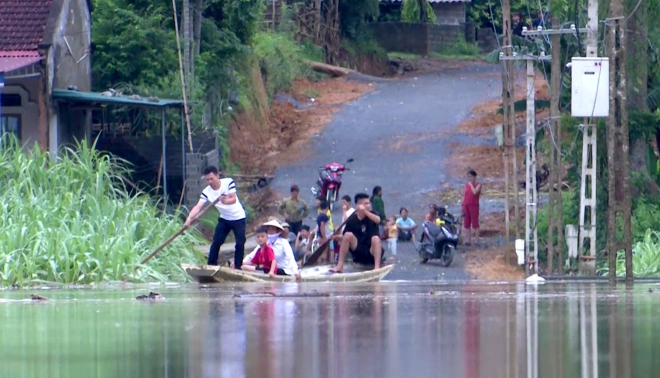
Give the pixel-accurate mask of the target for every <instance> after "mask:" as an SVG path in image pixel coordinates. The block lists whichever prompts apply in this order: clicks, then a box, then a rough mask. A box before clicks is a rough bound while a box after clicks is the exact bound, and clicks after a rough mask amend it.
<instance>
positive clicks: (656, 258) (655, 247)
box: [598, 230, 660, 277]
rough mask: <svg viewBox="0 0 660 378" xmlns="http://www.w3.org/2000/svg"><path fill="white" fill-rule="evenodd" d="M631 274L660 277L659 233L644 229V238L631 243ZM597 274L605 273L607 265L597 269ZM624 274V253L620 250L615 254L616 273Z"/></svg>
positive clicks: (607, 268)
mask: <svg viewBox="0 0 660 378" xmlns="http://www.w3.org/2000/svg"><path fill="white" fill-rule="evenodd" d="M632 266H633V276H634V277H660V233H658V232H657V231H651V230H646V232H645V233H644V239H643V240H642V241H639V242H636V243H635V244H634V245H633V261H632ZM598 272H599V274H602V275H607V273H608V272H609V267H607V266H605V267H604V268H602V269H599V271H598ZM625 274H626V260H625V253H624V252H623V251H620V252H618V253H617V255H616V275H617V276H619V277H622V276H625Z"/></svg>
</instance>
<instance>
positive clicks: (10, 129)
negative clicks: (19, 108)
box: [0, 114, 21, 142]
mask: <svg viewBox="0 0 660 378" xmlns="http://www.w3.org/2000/svg"><path fill="white" fill-rule="evenodd" d="M5 134H14V135H15V136H16V138H17V139H18V140H19V142H20V140H21V116H19V115H11V114H3V115H2V117H0V135H2V136H4V135H5Z"/></svg>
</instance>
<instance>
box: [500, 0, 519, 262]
mask: <svg viewBox="0 0 660 378" xmlns="http://www.w3.org/2000/svg"><path fill="white" fill-rule="evenodd" d="M501 55H502V56H503V57H505V58H509V59H510V58H512V57H513V44H512V41H511V0H502V54H501ZM513 81H514V76H513V60H503V69H502V114H503V121H504V122H503V123H502V134H503V139H504V153H503V154H502V156H503V160H504V214H505V216H504V218H505V219H504V226H505V231H504V232H505V237H506V243H507V245H508V243H510V242H511V235H510V234H511V214H510V210H511V186H512V185H514V187H515V185H516V183H515V181H514V182H511V174H510V172H509V167H510V164H509V159H511V158H512V157H513V158H514V159H515V155H513V156H512V154H511V152H512V151H511V150H512V148H515V147H513V146H515V139H514V140H513V141H512V140H511V134H512V133H515V131H512V130H515V113H513V112H514V108H513ZM511 113H513V114H511ZM514 151H515V150H514ZM517 231H518V230H517V221H516V237H518V232H517ZM509 249H510V248H506V251H505V256H504V258H505V261H507V263H508V262H509V261H510V251H509Z"/></svg>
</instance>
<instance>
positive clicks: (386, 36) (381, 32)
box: [369, 22, 465, 55]
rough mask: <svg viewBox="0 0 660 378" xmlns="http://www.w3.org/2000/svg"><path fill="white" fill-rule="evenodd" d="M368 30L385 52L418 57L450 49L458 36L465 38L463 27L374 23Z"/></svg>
mask: <svg viewBox="0 0 660 378" xmlns="http://www.w3.org/2000/svg"><path fill="white" fill-rule="evenodd" d="M369 28H370V31H371V33H372V35H373V36H374V38H375V39H376V41H377V42H378V44H379V45H380V46H382V47H383V48H384V49H385V50H386V51H396V52H403V53H410V54H418V55H428V54H430V53H432V52H438V51H440V50H442V49H443V48H445V47H450V46H451V45H452V44H453V43H454V42H455V41H456V39H457V38H458V37H459V36H460V35H463V36H465V25H437V24H412V23H407V22H375V23H372V24H369Z"/></svg>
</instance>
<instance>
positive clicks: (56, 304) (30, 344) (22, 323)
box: [0, 282, 660, 378]
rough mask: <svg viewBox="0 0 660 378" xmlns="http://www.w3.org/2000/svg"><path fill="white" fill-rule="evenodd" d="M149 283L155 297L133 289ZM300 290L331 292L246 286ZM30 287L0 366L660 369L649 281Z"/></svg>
mask: <svg viewBox="0 0 660 378" xmlns="http://www.w3.org/2000/svg"><path fill="white" fill-rule="evenodd" d="M151 290H157V291H158V292H159V293H161V294H162V295H163V296H164V297H165V299H166V300H165V301H164V302H155V303H148V302H140V301H136V300H135V297H136V296H137V295H139V294H145V293H148V292H149V291H151ZM312 290H317V291H318V292H324V293H328V292H329V293H331V296H330V297H322V298H303V297H301V298H292V297H287V298H276V297H275V298H264V297H251V296H250V295H246V294H245V293H246V292H252V293H255V292H274V293H296V292H310V291H312ZM29 293H32V291H30V292H29ZM29 293H28V292H26V291H24V290H20V291H5V292H1V293H0V297H2V298H15V299H17V298H21V299H22V298H25V297H29ZM235 293H242V294H241V296H240V297H233V294H235ZM38 294H40V295H42V296H45V297H48V298H49V300H48V301H45V302H39V303H2V304H0V332H1V334H2V338H1V340H0V343H1V344H2V345H1V347H2V350H3V353H2V354H0V363H1V364H2V367H3V369H2V373H0V376H3V377H12V378H25V377H67V378H75V377H86V378H87V377H117V378H120V377H122V378H123V377H142V378H150V377H164V378H169V377H176V378H181V377H227V378H243V377H249V378H252V377H269V378H279V377H282V378H297V377H300V378H308V377H329V378H334V377H379V378H388V377H451V378H462V377H465V378H481V377H483V378H500V377H501V378H517V377H521V378H522V377H528V378H539V377H590V378H591V377H616V378H632V377H644V378H648V377H657V376H659V375H660V360H658V359H657V350H658V341H657V335H658V334H660V324H658V322H657V321H656V320H657V319H658V317H659V316H660V306H659V305H660V285H658V284H637V285H635V287H634V289H633V290H632V291H626V289H625V287H624V286H619V287H618V289H617V290H616V291H612V290H610V289H609V288H608V287H607V286H606V285H604V284H590V283H579V284H578V283H571V284H565V283H546V284H544V285H540V286H534V285H525V284H524V283H520V284H515V283H514V284H484V283H460V284H437V283H436V284H434V283H403V282H399V283H393V282H389V283H377V284H361V285H356V284H352V285H342V284H338V285H331V284H316V285H307V284H302V285H297V284H287V285H283V284H279V285H277V284H274V285H271V284H251V285H216V286H206V287H202V288H201V289H200V288H199V287H198V286H182V287H173V288H169V289H165V288H158V289H154V288H147V289H142V290H123V291H117V290H115V291H104V290H74V291H64V290H51V291H40V292H38ZM633 367H634V368H633Z"/></svg>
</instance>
